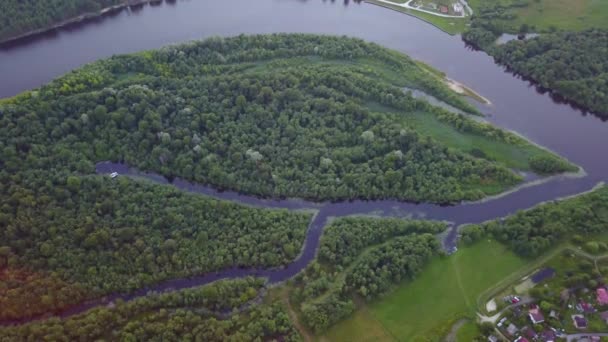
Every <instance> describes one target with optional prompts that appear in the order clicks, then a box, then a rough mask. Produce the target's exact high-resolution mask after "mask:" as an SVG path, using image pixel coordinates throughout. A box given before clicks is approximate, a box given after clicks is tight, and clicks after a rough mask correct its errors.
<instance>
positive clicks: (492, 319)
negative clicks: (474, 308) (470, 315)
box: [477, 296, 534, 323]
mask: <svg viewBox="0 0 608 342" xmlns="http://www.w3.org/2000/svg"><path fill="white" fill-rule="evenodd" d="M532 302H534V298H532V297H529V296H523V297H522V298H521V300H520V301H519V302H518V303H515V304H511V305H509V306H506V307H504V308H503V309H502V310H500V311H499V312H498V313H496V314H495V315H493V316H485V315H482V314H480V313H479V312H478V313H477V316H478V317H479V320H480V321H481V323H483V322H490V323H496V321H497V320H498V318H500V316H502V314H504V313H505V311H507V310H509V309H511V308H515V307H518V306H522V305H526V304H530V303H532Z"/></svg>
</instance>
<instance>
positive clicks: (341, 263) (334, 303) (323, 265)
mask: <svg viewBox="0 0 608 342" xmlns="http://www.w3.org/2000/svg"><path fill="white" fill-rule="evenodd" d="M445 228H446V225H445V224H444V223H440V222H432V221H414V220H402V219H380V218H372V217H347V218H340V219H336V220H334V221H333V222H331V223H330V224H329V225H328V226H327V227H326V229H325V232H324V234H323V237H322V238H321V245H320V247H319V257H318V260H317V262H314V263H312V264H311V265H310V266H309V267H308V268H307V269H306V270H305V271H304V272H303V273H301V274H299V275H298V276H296V277H295V279H293V280H292V281H290V282H289V284H288V288H289V289H290V301H291V302H293V303H294V304H295V306H297V307H298V308H299V310H298V311H299V313H300V316H301V319H302V321H303V322H304V323H305V324H306V326H308V327H309V328H310V329H311V330H313V331H315V332H316V333H320V332H322V331H325V330H326V329H327V328H329V327H330V326H331V325H333V324H335V323H336V322H338V321H339V320H341V319H343V318H345V317H347V316H348V315H350V314H351V313H352V312H353V311H354V310H355V307H356V306H355V303H354V298H355V297H356V296H358V297H361V298H364V299H366V300H372V299H374V298H377V297H378V296H380V295H382V294H384V293H385V292H387V291H388V290H390V288H391V287H392V286H394V285H396V284H399V283H400V282H401V281H404V280H408V279H412V278H414V277H415V276H416V275H417V274H418V273H419V272H420V271H421V270H422V267H423V266H424V265H425V264H426V263H427V261H429V259H430V258H431V257H433V256H437V255H440V254H442V252H441V248H440V243H439V240H438V239H437V237H436V236H435V235H436V234H437V233H440V232H441V231H443V230H445ZM349 247H352V248H349Z"/></svg>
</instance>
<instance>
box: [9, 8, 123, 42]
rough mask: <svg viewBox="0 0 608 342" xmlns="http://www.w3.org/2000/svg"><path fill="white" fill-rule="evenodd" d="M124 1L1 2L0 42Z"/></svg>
mask: <svg viewBox="0 0 608 342" xmlns="http://www.w3.org/2000/svg"><path fill="white" fill-rule="evenodd" d="M123 2H124V0H2V2H0V41H2V40H6V39H9V38H11V37H15V36H19V35H22V34H25V33H28V32H30V31H35V30H39V29H44V28H47V27H51V26H53V25H56V24H58V23H61V22H62V21H65V20H67V19H71V18H74V17H77V16H79V15H82V14H85V13H97V12H99V11H100V10H101V9H103V8H105V7H109V6H113V5H117V4H120V3H123Z"/></svg>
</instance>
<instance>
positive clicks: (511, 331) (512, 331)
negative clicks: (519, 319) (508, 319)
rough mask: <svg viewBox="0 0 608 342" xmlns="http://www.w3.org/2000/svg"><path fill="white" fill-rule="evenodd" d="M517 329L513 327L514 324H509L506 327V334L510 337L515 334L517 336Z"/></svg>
mask: <svg viewBox="0 0 608 342" xmlns="http://www.w3.org/2000/svg"><path fill="white" fill-rule="evenodd" d="M518 330H519V329H517V327H516V326H515V324H513V323H511V324H509V326H508V327H507V334H509V335H511V336H515V334H517V331H518Z"/></svg>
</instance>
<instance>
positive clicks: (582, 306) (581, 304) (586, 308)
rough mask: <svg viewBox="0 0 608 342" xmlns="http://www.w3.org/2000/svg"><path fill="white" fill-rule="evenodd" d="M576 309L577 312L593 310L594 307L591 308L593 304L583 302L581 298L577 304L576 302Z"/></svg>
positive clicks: (590, 311)
mask: <svg viewBox="0 0 608 342" xmlns="http://www.w3.org/2000/svg"><path fill="white" fill-rule="evenodd" d="M576 309H577V310H578V311H579V312H584V313H592V312H595V309H594V308H593V305H591V304H589V303H587V302H585V301H584V300H581V301H580V302H579V303H578V304H576Z"/></svg>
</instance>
